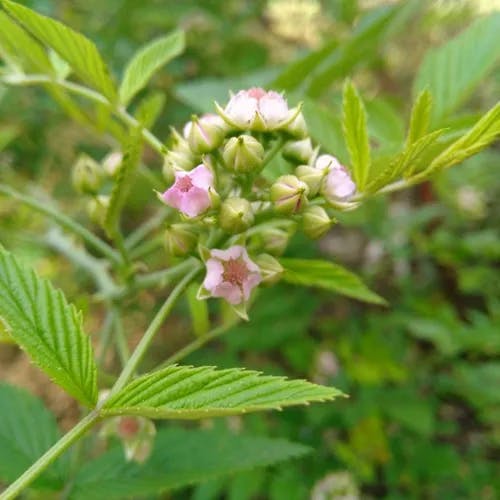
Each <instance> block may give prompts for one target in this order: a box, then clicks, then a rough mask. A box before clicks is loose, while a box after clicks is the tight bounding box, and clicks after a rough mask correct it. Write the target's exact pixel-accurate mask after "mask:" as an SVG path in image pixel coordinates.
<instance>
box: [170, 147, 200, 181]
mask: <svg viewBox="0 0 500 500" xmlns="http://www.w3.org/2000/svg"><path fill="white" fill-rule="evenodd" d="M195 165H196V157H195V156H194V155H193V153H192V152H191V150H189V151H180V150H175V149H174V150H172V151H169V152H168V153H167V154H166V155H165V157H164V158H163V175H164V176H165V180H166V181H168V180H169V179H168V178H169V176H170V172H172V171H175V170H176V169H180V170H191V169H192V168H193V167H194V166H195Z"/></svg>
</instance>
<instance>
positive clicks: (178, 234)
mask: <svg viewBox="0 0 500 500" xmlns="http://www.w3.org/2000/svg"><path fill="white" fill-rule="evenodd" d="M191 228H192V225H191V224H172V225H170V226H169V227H168V228H167V230H166V231H165V236H164V240H163V241H164V244H165V250H166V251H167V253H168V254H169V255H172V256H174V257H181V256H183V255H186V254H187V253H189V252H191V251H192V250H194V248H195V247H196V244H197V242H198V235H197V234H196V233H195V232H193V230H192V229H191Z"/></svg>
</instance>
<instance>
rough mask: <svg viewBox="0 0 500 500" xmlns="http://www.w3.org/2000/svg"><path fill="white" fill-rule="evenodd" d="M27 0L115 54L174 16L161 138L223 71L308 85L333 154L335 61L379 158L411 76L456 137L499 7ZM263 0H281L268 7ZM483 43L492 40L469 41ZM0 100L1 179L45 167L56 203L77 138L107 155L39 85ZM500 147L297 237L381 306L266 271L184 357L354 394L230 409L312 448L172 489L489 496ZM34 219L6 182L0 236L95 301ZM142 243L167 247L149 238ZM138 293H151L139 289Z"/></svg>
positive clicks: (229, 494)
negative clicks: (183, 36)
mask: <svg viewBox="0 0 500 500" xmlns="http://www.w3.org/2000/svg"><path fill="white" fill-rule="evenodd" d="M23 3H25V4H26V5H27V6H29V7H32V8H34V9H36V10H37V11H39V12H43V13H45V14H48V15H51V16H53V17H56V18H58V19H61V20H62V21H64V22H65V23H67V24H69V25H71V26H73V27H74V28H75V29H78V30H80V31H82V32H84V33H86V34H87V35H88V36H89V37H90V38H92V39H93V40H94V41H95V42H96V43H97V45H98V47H99V49H100V50H101V51H102V53H103V55H104V57H105V59H106V60H107V61H109V62H110V64H111V67H112V71H113V72H114V73H115V74H119V73H120V69H121V68H123V67H124V65H125V63H126V61H127V60H128V59H129V57H130V56H131V54H132V53H133V52H134V51H135V49H136V48H137V47H138V46H139V45H141V44H143V43H145V42H147V41H149V40H151V39H153V38H155V37H156V36H160V35H164V34H165V33H167V32H169V31H170V30H172V29H174V28H177V27H181V28H184V29H185V30H186V32H187V50H186V51H185V53H184V54H183V55H182V56H181V57H180V58H178V59H176V60H175V61H174V62H172V63H171V64H170V65H169V67H168V71H162V72H160V74H159V75H158V76H157V77H155V79H154V80H153V84H152V88H153V89H154V90H157V91H161V92H163V93H165V94H166V96H167V97H166V106H165V109H164V112H163V114H162V115H161V117H160V119H159V121H158V123H157V124H156V125H155V131H156V132H157V133H158V135H159V136H160V137H162V138H165V137H166V136H167V134H168V126H169V125H177V126H180V125H181V124H182V123H183V121H184V120H185V119H187V118H188V117H189V116H190V114H191V113H193V112H200V111H204V110H206V109H207V107H208V106H211V104H212V101H213V99H216V100H219V102H223V101H224V100H225V98H226V95H227V91H228V90H230V89H232V90H238V88H240V87H241V86H248V85H256V84H267V85H270V84H273V83H274V84H275V85H276V86H277V87H278V88H280V89H284V90H287V91H288V96H289V98H290V100H291V101H298V100H305V114H306V118H307V121H308V124H309V127H310V129H311V132H312V135H313V136H314V137H315V138H316V139H317V140H318V141H319V142H321V143H322V144H323V146H324V149H325V150H326V151H328V152H331V153H333V154H335V155H337V156H338V157H339V158H340V159H341V160H344V159H345V160H346V159H347V153H346V151H345V149H344V146H343V145H342V140H341V117H340V100H341V85H342V81H343V79H344V78H345V77H347V76H349V77H351V78H352V79H353V80H354V81H355V82H356V83H357V85H358V88H361V89H362V92H363V94H364V96H365V99H366V101H367V105H366V107H367V110H368V115H369V129H370V134H371V137H370V140H371V143H372V146H373V147H375V148H377V147H378V146H379V145H380V143H383V146H384V150H378V151H377V154H378V155H379V157H380V159H379V162H380V163H381V164H382V163H383V154H384V153H387V154H389V153H392V152H394V151H397V149H398V147H399V146H400V145H401V144H402V143H403V142H404V123H406V121H407V118H408V115H409V109H408V108H409V104H408V103H409V102H410V101H411V95H412V92H413V93H414V94H416V93H417V92H418V91H420V90H422V88H423V87H424V86H426V85H428V86H429V88H430V89H431V90H433V89H438V90H437V92H438V93H439V92H444V93H445V95H444V97H443V98H442V99H441V100H440V101H439V104H438V107H436V108H434V114H433V116H432V119H433V121H434V122H435V123H436V124H437V125H438V126H439V127H445V128H447V131H446V134H449V136H450V137H453V135H454V134H456V133H458V132H459V131H461V130H463V129H464V128H465V127H467V126H469V125H470V123H472V122H473V121H474V120H475V119H476V118H477V116H478V114H479V113H480V112H482V111H484V110H485V109H487V108H488V107H490V106H491V105H492V104H493V103H494V98H495V96H497V95H498V90H499V83H500V75H499V73H498V71H494V68H498V26H499V17H498V16H500V14H497V15H496V16H493V15H491V16H490V17H488V18H485V17H482V18H481V19H479V20H476V19H475V18H476V17H478V14H477V12H475V10H474V8H473V4H472V3H470V4H468V3H466V2H457V5H455V6H454V7H453V6H450V4H451V3H453V2H419V1H411V0H409V1H402V2H395V3H394V2H390V3H389V2H388V3H387V4H386V5H381V6H377V7H374V8H370V9H368V8H366V7H365V6H364V4H365V3H368V2H362V1H359V2H358V1H347V0H330V1H326V0H324V1H322V2H319V1H318V2H317V5H319V6H320V10H319V13H317V14H316V15H312V16H311V17H310V18H309V17H307V16H305V14H303V15H304V16H305V17H303V19H304V22H303V23H302V24H301V23H295V30H293V29H292V30H291V33H290V29H289V28H288V29H287V28H286V25H287V22H288V23H290V22H292V21H293V20H294V19H295V18H293V15H292V14H293V13H291V11H290V5H291V4H293V2H278V1H275V2H273V1H272V0H269V1H264V0H259V1H250V0H248V1H243V0H226V1H224V2H220V1H216V0H209V1H203V2H200V1H195V0H186V1H183V2H176V1H160V0H147V1H146V0H145V1H143V2H136V1H133V0H113V1H112V2H102V1H97V0H86V1H82V0H72V1H69V0H58V1H55V0H54V1H49V0H31V1H26V2H23ZM272 3H275V4H276V5H278V4H279V5H278V7H276V6H274V8H271V4H272ZM307 3H308V2H305V1H303V2H297V4H307ZM378 3H383V2H378ZM310 4H311V5H313V4H314V5H316V2H310ZM280 9H281V10H280ZM287 9H288V10H287ZM276 12H277V13H278V14H276ZM280 13H281V14H280ZM279 15H281V18H280V17H279ZM308 23H310V25H309V24H308ZM471 23H474V26H475V27H474V30H475V31H474V32H473V34H472V35H470V34H469V35H468V36H472V37H473V38H474V37H475V36H478V35H477V33H479V32H480V33H481V35H482V36H481V37H480V38H481V40H482V43H481V45H480V46H479V47H474V48H473V49H472V50H471V52H470V61H471V64H472V65H471V66H467V67H462V66H460V67H455V66H453V65H451V66H447V68H448V70H449V71H451V72H455V73H453V74H452V75H451V76H450V74H445V72H444V69H443V65H444V62H443V61H445V60H447V58H450V57H451V58H452V57H453V55H450V53H451V54H452V53H453V50H454V48H453V46H451V45H447V49H442V48H440V49H436V47H438V46H439V45H440V44H443V43H444V42H445V41H446V40H448V39H450V38H451V37H452V36H454V35H456V34H457V33H459V32H460V31H461V30H463V29H464V28H465V27H467V26H469V25H470V24H471ZM292 24H293V23H292ZM311 33H312V34H313V35H314V36H312V35H311ZM455 45H460V43H459V42H457V43H456V44H455ZM431 47H433V48H432V50H431V52H427V51H428V50H429V49H430V48H431ZM450 47H451V48H450ZM456 50H459V51H460V50H462V48H461V47H460V46H459V47H458V49H456ZM445 51H448V53H444V52H445ZM426 52H427V55H426V56H425V58H424V54H425V53H426ZM485 53H487V54H490V53H493V55H494V56H491V57H490V56H488V57H486V56H485V58H483V59H481V56H482V55H484V54H485ZM495 54H496V56H495ZM476 59H477V60H476ZM292 61H293V63H292ZM422 61H424V63H423V64H422V65H421V63H422ZM474 62H476V63H477V64H473V63H474ZM287 65H288V66H287ZM291 68H293V69H294V71H291ZM297 68H298V69H299V76H297V74H298V73H297ZM414 82H415V83H414ZM144 95H146V91H142V92H141V96H144ZM0 107H1V109H2V113H1V116H0V150H1V151H3V152H2V153H0V175H1V176H2V179H6V180H8V181H9V182H11V183H12V184H14V185H17V186H23V187H25V186H27V185H29V186H35V185H38V186H40V187H43V188H45V189H47V190H49V191H51V192H53V193H55V194H57V196H58V198H59V199H60V200H61V203H62V204H63V205H64V204H66V203H68V202H69V201H71V199H72V198H73V193H72V192H71V190H70V188H69V187H68V183H69V172H70V168H71V165H72V163H73V162H74V160H75V158H76V156H77V155H78V154H79V153H81V152H88V153H92V154H94V155H97V156H99V155H103V154H104V153H105V152H106V151H107V150H108V149H109V146H110V144H109V141H108V139H103V138H100V137H99V135H98V134H95V133H94V131H92V130H86V129H85V128H82V127H81V126H78V125H75V124H73V122H70V121H69V119H68V118H67V117H66V116H65V115H64V114H63V113H62V112H61V111H60V109H59V108H57V106H56V105H55V104H54V103H53V101H52V100H51V99H50V97H49V96H47V95H46V94H45V93H44V92H43V91H41V90H37V89H32V88H31V89H24V90H23V91H20V90H19V89H9V90H7V89H5V88H1V89H0ZM385 149H386V150H387V151H385ZM146 155H147V152H146ZM499 161H500V155H499V152H498V148H496V150H495V149H492V150H490V151H488V152H484V153H481V154H480V155H479V156H477V157H475V158H472V159H470V160H467V161H466V163H465V164H463V165H461V166H459V167H457V168H455V169H453V170H450V171H446V172H445V173H443V174H440V175H439V176H438V177H437V178H436V179H435V181H434V182H433V183H432V184H431V183H427V184H424V185H422V186H418V187H416V188H414V189H413V190H411V191H408V192H405V193H403V194H399V195H397V196H395V197H392V198H389V197H386V198H377V199H374V200H372V201H371V202H370V203H368V204H366V205H365V206H363V207H362V208H361V209H359V210H357V211H356V212H353V213H350V214H340V215H339V219H341V222H342V227H340V225H339V226H338V228H337V227H335V228H333V230H332V231H331V233H330V234H329V235H328V236H326V237H325V238H324V239H323V240H322V241H321V242H320V243H319V245H317V246H313V245H312V244H311V243H306V242H305V241H302V240H301V239H300V238H297V239H296V240H295V241H294V244H293V245H292V248H291V249H290V251H289V253H288V254H287V256H288V257H297V258H298V257H300V258H303V257H304V256H308V257H320V256H325V255H326V256H328V257H330V258H333V259H334V260H336V261H339V262H341V263H343V264H345V265H347V266H349V267H351V268H353V269H357V270H359V269H363V270H364V276H365V279H366V280H367V281H369V282H370V283H371V285H372V288H373V289H375V290H377V291H378V292H379V293H381V295H383V296H384V297H385V298H386V299H387V300H388V302H389V304H390V305H389V307H385V308H384V307H376V306H368V305H363V304H359V303H355V302H354V301H350V300H348V299H345V298H339V297H336V296H334V295H332V294H330V293H327V292H314V293H311V292H310V291H308V290H304V289H299V288H296V287H293V286H291V285H284V284H283V285H280V286H279V287H277V288H273V289H272V290H264V291H262V293H261V294H260V296H259V297H258V299H257V301H256V304H255V306H254V308H253V310H252V318H251V322H250V323H249V324H245V325H242V326H238V327H236V328H234V329H233V331H232V332H230V333H229V334H228V335H227V336H225V337H224V338H222V339H221V340H219V341H218V342H216V343H214V344H213V345H212V346H210V347H207V348H205V349H203V350H202V351H199V352H197V353H195V354H193V355H191V357H190V358H189V362H192V363H193V364H201V363H206V364H212V365H217V366H220V367H232V366H239V365H244V366H247V367H249V368H253V369H261V370H264V371H266V372H268V373H275V374H284V373H286V374H287V375H289V376H295V377H304V378H308V379H310V380H314V381H316V382H319V383H324V384H331V385H335V386H336V387H339V388H340V389H342V390H343V391H345V392H346V393H348V394H349V395H350V398H349V399H346V400H342V401H339V402H336V403H335V404H328V405H323V406H318V407H311V408H304V409H292V410H288V411H287V412H284V413H280V414H272V415H264V416H262V415H258V416H248V417H245V418H244V419H243V420H240V419H232V420H231V421H230V422H229V425H231V426H237V427H243V428H244V429H245V431H248V433H251V432H252V433H254V434H262V435H263V436H272V437H284V438H288V439H290V440H293V441H297V442H300V443H303V444H305V445H308V446H310V447H312V448H313V449H314V450H315V452H314V453H313V454H312V455H309V456H307V457H306V458H304V459H297V460H295V461H293V462H290V463H287V464H286V465H283V466H278V467H275V468H273V469H270V470H267V471H262V470H256V471H254V472H245V473H242V474H235V475H234V476H232V477H230V478H228V479H224V480H218V481H212V482H207V483H203V484H201V485H200V486H198V487H196V488H194V489H192V490H183V492H179V493H177V494H176V495H178V496H176V498H195V499H196V500H208V499H211V498H222V496H224V498H228V499H231V500H236V499H238V500H239V499H250V498H266V499H267V498H269V499H271V500H281V499H283V500H285V499H286V500H290V499H295V498H296V499H304V498H308V497H309V496H310V494H311V493H310V492H311V491H313V492H314V493H313V498H314V499H315V500H319V499H323V498H324V499H326V498H346V497H343V496H341V495H342V494H346V492H351V494H352V495H354V496H353V498H355V497H356V495H358V494H359V495H361V496H363V498H364V497H367V498H370V497H372V498H388V499H402V498H433V499H452V498H453V499H458V498H474V499H476V498H481V499H488V500H489V499H495V498H498V495H499V494H500V474H499V472H500V469H499V466H498V461H499V458H500V456H499V447H500V357H499V356H500V267H499V261H500V229H499V227H500V216H499V214H500V201H499V200H500V196H499V195H500V176H499V175H498V164H499ZM30 189H31V188H30ZM135 189H136V193H135V200H136V203H134V204H132V206H130V207H128V210H129V213H130V218H129V219H128V220H130V222H131V225H132V223H135V222H137V221H138V220H140V219H141V217H142V215H143V214H142V211H143V203H142V201H143V200H145V199H147V197H148V196H149V193H150V191H151V186H150V184H149V183H148V182H147V181H144V185H139V186H136V187H135ZM79 208H80V209H81V208H82V207H79ZM77 209H78V207H77ZM41 227H42V222H41V220H40V219H39V218H38V217H34V218H33V217H32V216H31V214H30V213H29V212H28V211H27V210H26V209H25V208H19V207H18V206H16V204H15V202H10V201H9V202H8V201H3V200H2V205H0V241H1V242H2V243H3V244H5V246H7V247H9V248H15V249H16V252H17V253H20V254H23V255H25V256H27V257H28V258H29V259H31V260H34V261H36V262H37V263H38V265H39V266H45V270H46V274H49V275H52V276H53V277H54V279H55V280H56V282H57V283H58V285H60V286H61V287H62V288H64V289H65V290H66V291H67V292H68V294H69V295H70V296H72V299H73V300H74V301H75V302H77V303H78V304H79V305H80V306H81V307H83V308H84V309H89V308H91V307H92V305H91V304H88V299H87V298H85V297H84V296H78V295H77V292H76V290H77V289H78V287H77V285H78V284H79V285H88V289H89V290H90V289H91V288H90V286H91V285H90V283H87V281H86V278H85V277H83V276H81V275H79V274H78V275H77V274H71V273H69V274H66V275H65V273H62V272H60V270H61V266H66V264H65V263H64V261H63V259H61V258H58V257H56V256H55V255H54V254H53V253H51V252H50V250H49V249H48V248H47V246H44V244H43V241H42V240H43V238H42V237H41V232H40V228H41ZM154 258H155V259H156V260H157V262H161V261H162V259H163V256H162V255H161V254H158V255H156V256H155V257H154ZM144 303H145V304H146V308H147V309H148V310H149V309H150V307H151V305H150V298H148V297H145V302H144ZM211 307H212V306H211ZM143 309H144V306H143V305H142V304H133V305H131V307H130V313H131V314H130V316H131V318H130V319H129V321H128V324H129V326H130V328H131V329H132V330H133V329H135V330H137V329H138V326H137V325H141V324H142V321H143V319H144V318H143V317H144V316H147V311H146V312H143ZM188 311H189V307H188V304H184V305H183V306H182V307H181V308H180V309H179V314H178V316H177V318H176V319H175V320H173V321H171V322H170V324H169V333H168V337H167V336H166V337H165V338H164V339H163V342H165V343H167V340H168V342H169V344H168V345H167V346H166V347H165V346H164V345H160V343H159V344H158V346H157V347H158V349H157V352H156V356H157V357H158V360H161V359H162V356H163V357H164V356H165V355H166V354H167V351H172V350H173V349H174V347H175V346H174V345H171V344H172V343H173V344H177V345H182V344H183V343H185V342H186V340H187V339H188V334H186V332H187V331H189V330H190V324H189V322H188V320H187V319H186V316H187V313H188ZM200 328H204V326H203V325H201V326H200V325H196V326H195V329H198V330H199V329H200ZM218 425H222V424H220V423H219V424H218ZM328 492H330V493H328ZM332 492H333V493H332ZM329 495H330V496H329Z"/></svg>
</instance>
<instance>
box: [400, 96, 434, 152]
mask: <svg viewBox="0 0 500 500" xmlns="http://www.w3.org/2000/svg"><path fill="white" fill-rule="evenodd" d="M431 109H432V94H431V93H430V92H429V90H428V89H425V90H423V91H422V92H420V94H419V95H418V97H417V99H416V100H415V102H414V103H413V108H412V110H411V117H410V129H409V131H408V137H407V138H406V147H407V148H408V147H409V146H411V145H412V144H413V143H414V142H416V141H417V140H418V139H420V138H422V137H423V136H424V135H425V134H427V130H428V129H429V123H430V117H431Z"/></svg>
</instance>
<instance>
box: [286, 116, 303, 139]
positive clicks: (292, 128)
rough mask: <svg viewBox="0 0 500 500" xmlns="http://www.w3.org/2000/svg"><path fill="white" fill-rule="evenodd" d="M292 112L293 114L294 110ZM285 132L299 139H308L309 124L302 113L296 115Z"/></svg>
mask: <svg viewBox="0 0 500 500" xmlns="http://www.w3.org/2000/svg"><path fill="white" fill-rule="evenodd" d="M291 112H293V110H291ZM285 130H286V131H287V132H288V133H289V134H291V135H293V136H294V137H297V138H298V139H303V138H305V137H307V135H308V131H307V124H306V121H305V119H304V115H303V114H302V112H300V111H299V112H298V113H297V114H296V116H295V118H294V119H293V120H292V121H291V122H290V123H289V124H288V125H287V126H286V127H285Z"/></svg>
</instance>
